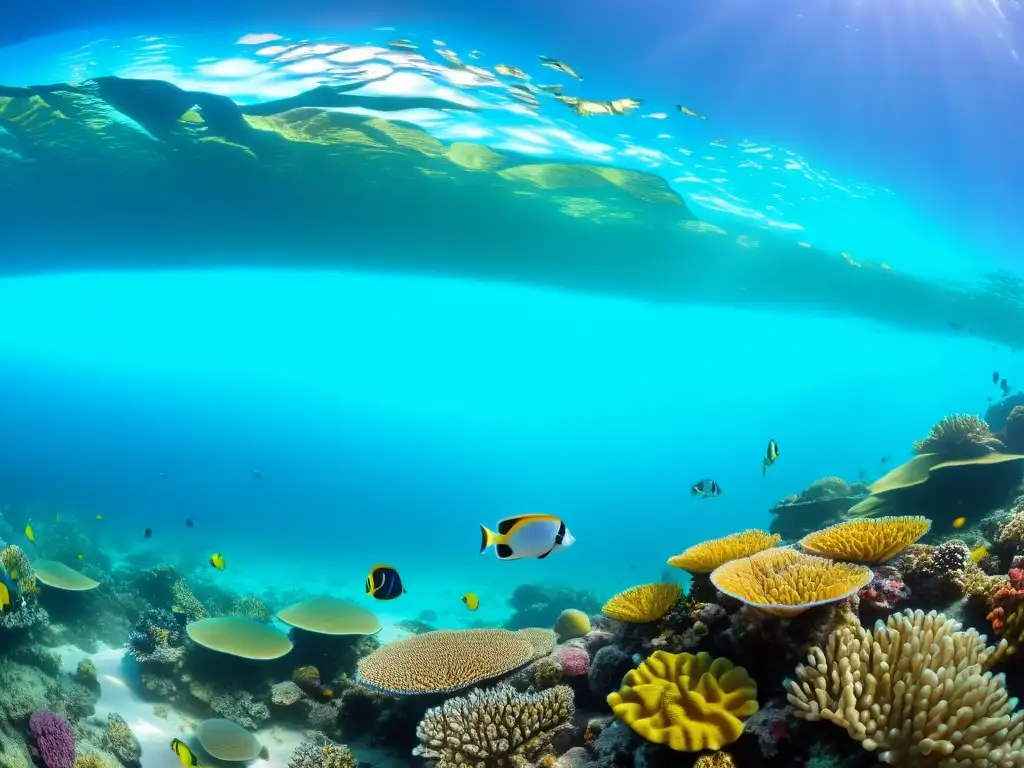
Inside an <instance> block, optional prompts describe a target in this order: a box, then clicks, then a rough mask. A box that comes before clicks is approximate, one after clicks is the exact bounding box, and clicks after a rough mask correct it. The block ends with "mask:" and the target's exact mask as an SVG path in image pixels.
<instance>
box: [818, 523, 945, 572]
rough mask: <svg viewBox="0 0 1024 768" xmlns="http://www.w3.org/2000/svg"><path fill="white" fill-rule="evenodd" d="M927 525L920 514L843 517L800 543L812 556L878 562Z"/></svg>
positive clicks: (910, 541)
mask: <svg viewBox="0 0 1024 768" xmlns="http://www.w3.org/2000/svg"><path fill="white" fill-rule="evenodd" d="M931 526H932V523H931V521H930V520H928V519H927V518H924V517H874V518H864V519H861V520H847V521H846V522H843V523H837V524H836V525H833V526H830V527H828V528H825V529H824V530H821V531H815V532H814V533H809V534H807V535H806V536H804V537H803V539H801V541H800V546H801V547H803V548H804V549H806V550H807V551H808V552H811V553H813V554H815V555H821V556H823V557H832V558H835V559H837V560H850V561H853V562H855V563H869V564H874V563H881V562H884V561H886V560H888V559H889V558H891V557H894V556H895V555H896V554H898V553H899V552H901V551H903V550H904V549H906V548H907V547H909V546H910V545H911V544H913V543H915V542H916V541H917V540H918V539H920V538H921V537H922V536H924V535H925V534H926V533H928V530H929V529H930V528H931Z"/></svg>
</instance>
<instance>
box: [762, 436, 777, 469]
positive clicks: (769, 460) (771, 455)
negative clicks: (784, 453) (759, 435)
mask: <svg viewBox="0 0 1024 768" xmlns="http://www.w3.org/2000/svg"><path fill="white" fill-rule="evenodd" d="M778 458H779V444H778V443H776V442H775V438H774V437H773V438H772V439H770V440H769V441H768V449H767V450H766V451H765V453H764V461H763V462H762V463H761V477H764V476H765V475H767V474H768V467H770V466H771V465H772V464H774V463H775V461H776V459H778Z"/></svg>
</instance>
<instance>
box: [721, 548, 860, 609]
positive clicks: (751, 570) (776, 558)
mask: <svg viewBox="0 0 1024 768" xmlns="http://www.w3.org/2000/svg"><path fill="white" fill-rule="evenodd" d="M871 578H872V573H871V569H870V568H868V567H867V566H863V565H853V564H851V563H834V562H832V561H831V560H826V559H825V558H823V557H815V556H814V555H805V554H802V553H800V552H797V551H796V550H794V549H790V548H789V547H782V548H777V549H766V550H765V551H764V552H759V553H757V554H756V555H751V556H750V557H745V558H743V559H741V560H733V561H732V562H730V563H726V564H725V565H723V566H721V567H719V568H717V569H716V570H715V572H714V573H712V574H711V583H712V584H714V585H715V587H716V588H717V589H718V590H719V591H720V592H724V593H725V594H727V595H729V596H730V597H734V598H736V599H737V600H740V601H742V602H744V603H746V604H747V605H749V606H752V607H754V608H757V609H758V610H761V611H764V612H765V613H771V614H773V615H775V616H795V615H796V614H798V613H803V612H804V611H806V610H807V609H808V608H813V607H814V606H816V605H824V604H826V603H835V602H838V601H839V600H842V599H844V598H847V597H849V596H850V595H852V594H853V593H854V592H856V591H857V590H858V589H860V588H861V587H863V586H864V585H865V584H867V583H868V582H870V581H871Z"/></svg>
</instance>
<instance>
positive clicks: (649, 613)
mask: <svg viewBox="0 0 1024 768" xmlns="http://www.w3.org/2000/svg"><path fill="white" fill-rule="evenodd" d="M682 591H683V588H682V587H681V586H679V585H678V584H676V583H675V582H672V581H663V582H660V583H657V584H640V585H638V586H635V587H630V588H629V589H627V590H625V591H624V592H620V593H619V594H617V595H615V596H614V597H613V598H612V599H611V600H609V601H608V602H607V603H605V604H604V607H603V608H602V609H601V612H602V613H604V615H605V616H607V617H608V618H609V619H617V620H618V621H625V622H628V623H631V624H646V623H649V622H652V621H657V620H658V619H660V618H662V617H663V616H664V615H665V614H666V613H668V612H669V609H670V608H671V607H672V606H673V605H675V604H676V601H677V600H678V599H679V596H680V595H681V594H682Z"/></svg>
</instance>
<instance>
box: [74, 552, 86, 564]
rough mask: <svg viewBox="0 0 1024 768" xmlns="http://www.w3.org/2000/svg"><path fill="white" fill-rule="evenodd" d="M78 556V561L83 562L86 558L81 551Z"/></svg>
mask: <svg viewBox="0 0 1024 768" xmlns="http://www.w3.org/2000/svg"><path fill="white" fill-rule="evenodd" d="M76 557H77V558H78V562H82V561H83V560H85V555H83V554H82V553H81V552H79V553H78V554H77V555H76Z"/></svg>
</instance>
